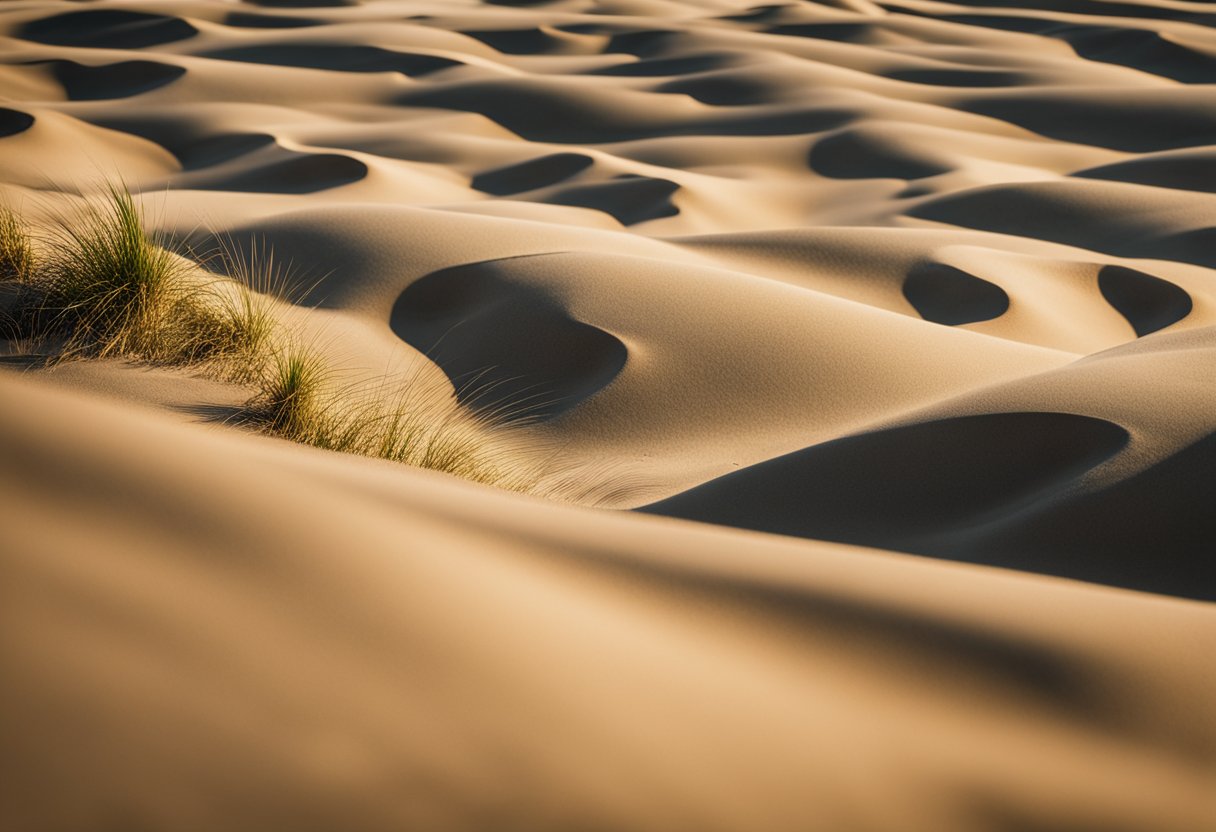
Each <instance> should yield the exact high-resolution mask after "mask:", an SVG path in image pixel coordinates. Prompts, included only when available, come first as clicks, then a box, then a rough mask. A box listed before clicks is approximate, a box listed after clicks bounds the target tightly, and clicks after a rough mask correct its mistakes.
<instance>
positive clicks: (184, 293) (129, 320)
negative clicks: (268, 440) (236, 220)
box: [0, 185, 277, 382]
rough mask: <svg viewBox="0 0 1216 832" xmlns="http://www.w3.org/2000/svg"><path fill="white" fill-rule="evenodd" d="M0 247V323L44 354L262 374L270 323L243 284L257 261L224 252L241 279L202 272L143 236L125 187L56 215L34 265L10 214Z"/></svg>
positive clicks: (229, 374) (265, 300)
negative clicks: (12, 296) (1, 304)
mask: <svg viewBox="0 0 1216 832" xmlns="http://www.w3.org/2000/svg"><path fill="white" fill-rule="evenodd" d="M0 246H2V247H3V250H2V251H0V280H7V281H9V282H10V283H15V284H16V285H17V286H18V287H19V291H18V293H17V295H16V296H17V301H16V302H15V303H14V304H12V306H13V307H14V309H13V310H11V312H10V315H9V318H10V319H11V320H10V326H9V327H8V329H9V330H11V331H12V333H13V334H14V335H16V336H18V337H22V338H27V339H30V340H32V341H35V342H40V343H44V344H45V343H53V344H54V345H55V350H54V355H53V358H54V360H66V359H71V358H128V359H135V360H140V361H146V362H149V363H153V364H160V365H169V366H195V367H199V368H203V369H205V370H208V371H210V372H211V374H212V375H215V376H218V377H221V378H225V379H228V380H232V381H241V382H250V381H253V380H254V379H256V378H258V377H260V376H261V374H262V372H263V369H264V367H265V364H266V362H267V360H268V355H269V352H270V349H271V342H272V339H273V334H274V332H275V330H276V328H277V322H276V319H275V317H274V314H273V310H272V300H271V298H270V297H268V296H266V295H264V294H262V293H259V292H257V291H256V290H255V289H254V288H251V286H253V285H255V284H256V283H257V281H256V280H255V279H254V278H256V277H257V276H258V275H259V274H261V273H262V272H264V271H266V269H265V268H264V267H263V264H262V263H261V261H260V260H259V259H257V258H256V257H255V258H254V259H251V260H249V261H245V260H241V259H239V258H235V257H234V256H232V253H233V249H231V248H226V249H224V250H222V251H221V252H220V257H221V259H223V260H224V261H225V265H226V267H227V271H229V272H234V271H235V272H237V273H238V275H239V276H241V277H248V278H250V281H249V282H248V283H244V282H238V280H234V279H227V278H216V277H215V276H214V275H210V276H206V277H204V276H203V273H202V272H201V270H200V269H199V267H198V265H197V264H196V263H194V262H192V261H191V260H188V259H186V258H184V257H182V256H179V255H178V254H176V253H174V252H173V251H171V250H170V249H169V248H168V247H166V246H165V245H162V244H161V241H159V240H157V239H156V238H155V237H154V236H153V235H151V234H149V232H148V230H147V228H146V225H145V222H144V217H143V214H142V212H141V211H140V209H139V206H138V205H137V203H136V201H135V198H134V197H133V196H132V195H131V193H130V191H128V190H127V189H126V188H125V187H120V186H115V185H111V186H109V187H108V188H107V189H106V192H105V195H104V198H103V199H101V200H100V201H93V202H90V203H89V204H88V205H86V206H85V208H84V209H83V210H82V211H81V212H79V214H77V215H72V216H70V217H60V218H59V219H58V220H56V221H55V223H54V225H53V226H52V228H51V229H50V230H49V232H48V233H47V234H46V236H45V242H44V246H43V248H44V249H45V255H44V256H42V257H40V258H39V259H38V260H37V261H35V260H34V259H33V254H32V251H33V249H32V246H30V244H29V235H28V233H27V232H26V230H25V228H24V225H23V224H22V223H21V221H20V219H19V218H17V217H16V216H15V215H13V214H12V213H11V212H8V213H0ZM10 252H11V254H9V253H10ZM262 282H266V283H269V282H270V281H262Z"/></svg>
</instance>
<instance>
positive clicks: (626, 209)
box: [545, 174, 680, 225]
mask: <svg viewBox="0 0 1216 832" xmlns="http://www.w3.org/2000/svg"><path fill="white" fill-rule="evenodd" d="M679 189H680V186H679V185H677V184H676V183H675V182H671V181H669V180H667V179H652V178H650V177H648V176H633V175H629V174H625V175H622V176H619V177H617V178H616V179H614V180H611V181H609V182H595V183H592V184H588V185H575V186H573V187H570V188H564V189H562V190H561V191H558V192H557V193H556V194H553V195H551V196H549V197H547V198H546V199H545V202H548V203H551V204H554V205H572V206H575V207H577V208H593V209H595V210H596V211H603V212H604V213H605V214H609V215H611V216H612V217H614V218H615V219H616V220H617V222H619V223H621V225H635V224H637V223H640V222H646V221H647V220H657V219H660V218H662V217H674V216H675V215H676V214H678V213H680V209H679V208H678V207H677V206H676V205H675V203H674V202H672V201H671V196H672V194H674V193H675V192H676V191H678V190H679Z"/></svg>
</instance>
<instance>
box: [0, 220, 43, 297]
mask: <svg viewBox="0 0 1216 832" xmlns="http://www.w3.org/2000/svg"><path fill="white" fill-rule="evenodd" d="M35 266H36V261H35V257H34V246H33V243H32V242H31V240H30V233H29V229H28V228H27V227H26V225H25V222H24V221H23V220H22V219H21V217H20V216H18V215H17V214H16V213H15V212H14V211H12V210H11V209H10V208H5V207H0V281H13V282H16V283H28V282H29V281H30V280H31V279H32V278H33V276H34V270H35Z"/></svg>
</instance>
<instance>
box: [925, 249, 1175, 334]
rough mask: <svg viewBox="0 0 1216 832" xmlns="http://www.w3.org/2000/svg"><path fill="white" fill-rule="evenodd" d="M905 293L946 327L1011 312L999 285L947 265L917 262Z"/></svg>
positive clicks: (926, 315) (928, 319)
mask: <svg viewBox="0 0 1216 832" xmlns="http://www.w3.org/2000/svg"><path fill="white" fill-rule="evenodd" d="M903 290H904V297H906V298H907V299H908V303H910V304H912V305H913V306H915V307H916V311H917V312H919V313H920V315H921V317H922V318H924V319H925V320H926V321H933V322H934V323H936V324H946V325H947V326H958V325H959V324H970V323H975V322H977V321H987V320H991V319H992V318H998V317H1000V316H1001V315H1003V314H1005V311H1006V310H1007V309H1009V295H1007V294H1005V290H1004V289H1002V288H1001V287H1000V286H996V285H994V284H992V283H989V282H988V281H987V280H983V279H982V278H978V277H976V276H974V275H970V274H967V273H966V272H964V271H963V270H962V269H957V268H955V267H954V266H947V265H946V264H944V263H918V264H917V265H916V266H915V267H914V268H913V269H912V270H911V271H910V272H908V277H907V279H905V280H904V287H903ZM1171 323H1172V322H1171Z"/></svg>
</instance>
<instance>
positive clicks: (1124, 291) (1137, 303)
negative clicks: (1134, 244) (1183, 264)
mask: <svg viewBox="0 0 1216 832" xmlns="http://www.w3.org/2000/svg"><path fill="white" fill-rule="evenodd" d="M1098 287H1099V288H1100V289H1101V290H1102V297H1104V298H1106V299H1107V300H1108V301H1109V302H1110V305H1111V306H1113V307H1115V308H1116V309H1118V310H1119V313H1120V314H1121V315H1123V317H1125V318H1127V322H1128V323H1129V324H1131V325H1132V329H1134V330H1136V335H1137V336H1142V335H1148V334H1149V333H1150V332H1156V331H1157V330H1159V329H1165V328H1166V327H1167V326H1171V325H1173V324H1176V323H1177V322H1178V321H1181V320H1182V319H1183V318H1185V317H1186V316H1187V315H1189V314H1191V310H1192V309H1193V308H1194V304H1193V302H1192V301H1191V296H1190V295H1188V294H1187V293H1186V292H1185V291H1183V290H1182V289H1181V288H1179V287H1178V286H1175V285H1174V284H1173V283H1170V282H1168V281H1165V280H1162V279H1161V278H1159V277H1153V276H1152V275H1151V274H1145V273H1144V272H1140V271H1136V270H1135V269H1129V268H1127V267H1126V266H1104V267H1102V269H1101V271H1099V272H1098Z"/></svg>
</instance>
